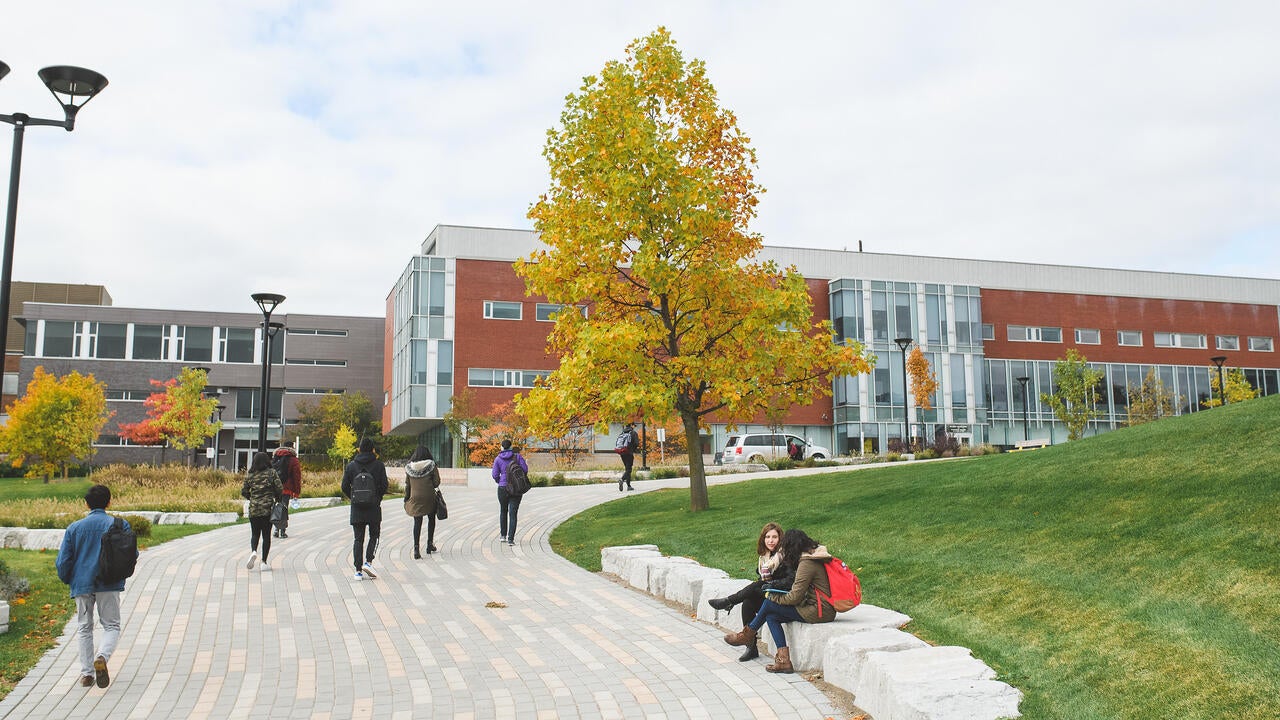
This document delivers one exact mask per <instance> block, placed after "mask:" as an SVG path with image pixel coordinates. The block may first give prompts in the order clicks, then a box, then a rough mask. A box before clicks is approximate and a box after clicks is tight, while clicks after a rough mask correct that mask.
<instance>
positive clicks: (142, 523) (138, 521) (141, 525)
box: [120, 515, 151, 537]
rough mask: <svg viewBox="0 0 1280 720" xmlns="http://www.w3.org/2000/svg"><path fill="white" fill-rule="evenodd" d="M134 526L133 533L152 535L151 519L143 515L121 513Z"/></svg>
mask: <svg viewBox="0 0 1280 720" xmlns="http://www.w3.org/2000/svg"><path fill="white" fill-rule="evenodd" d="M120 517H123V518H124V519H125V520H126V521H127V522H128V523H129V527H131V528H133V534H134V535H137V536H138V537H151V520H150V519H148V518H145V517H142V516H141V515H121V516H120Z"/></svg>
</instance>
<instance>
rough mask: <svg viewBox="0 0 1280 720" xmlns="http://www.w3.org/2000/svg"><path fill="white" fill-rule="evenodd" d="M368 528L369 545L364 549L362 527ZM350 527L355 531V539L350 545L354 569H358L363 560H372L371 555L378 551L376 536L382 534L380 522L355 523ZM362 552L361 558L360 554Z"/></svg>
mask: <svg viewBox="0 0 1280 720" xmlns="http://www.w3.org/2000/svg"><path fill="white" fill-rule="evenodd" d="M365 528H369V547H368V548H367V549H366V548H365V545H364V529H365ZM351 529H352V530H354V531H355V533H356V541H355V543H354V544H353V545H352V550H353V553H352V554H353V556H354V558H355V561H356V570H359V569H360V568H361V567H362V566H363V564H364V563H365V562H373V555H374V553H376V552H377V551H378V538H379V537H381V535H382V523H380V522H377V523H355V524H353V525H352V526H351ZM362 554H363V556H364V557H363V558H362V557H361V555H362Z"/></svg>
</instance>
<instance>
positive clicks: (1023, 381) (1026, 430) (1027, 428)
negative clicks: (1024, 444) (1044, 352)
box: [1014, 375, 1031, 441]
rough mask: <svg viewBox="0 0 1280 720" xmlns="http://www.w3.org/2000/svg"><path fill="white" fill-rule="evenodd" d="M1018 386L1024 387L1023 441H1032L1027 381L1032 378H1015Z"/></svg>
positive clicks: (1024, 376)
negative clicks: (1028, 412)
mask: <svg viewBox="0 0 1280 720" xmlns="http://www.w3.org/2000/svg"><path fill="white" fill-rule="evenodd" d="M1014 379H1015V380H1017V381H1018V384H1020V385H1022V439H1023V440H1028V441H1029V440H1031V425H1030V424H1029V423H1028V422H1027V381H1029V380H1030V379H1031V378H1029V377H1027V376H1026V375H1023V376H1022V377H1020V378H1014Z"/></svg>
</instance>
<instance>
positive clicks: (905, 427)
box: [893, 337, 911, 452]
mask: <svg viewBox="0 0 1280 720" xmlns="http://www.w3.org/2000/svg"><path fill="white" fill-rule="evenodd" d="M893 341H894V342H895V343H897V344H898V349H899V350H901V351H902V447H903V452H910V448H911V426H910V424H909V419H910V417H911V404H910V403H909V402H907V348H909V347H911V338H909V337H900V338H894V340H893Z"/></svg>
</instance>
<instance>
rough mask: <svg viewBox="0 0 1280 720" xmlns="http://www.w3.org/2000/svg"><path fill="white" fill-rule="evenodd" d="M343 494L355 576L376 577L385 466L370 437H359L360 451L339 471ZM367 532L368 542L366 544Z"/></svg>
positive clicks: (384, 492)
mask: <svg viewBox="0 0 1280 720" xmlns="http://www.w3.org/2000/svg"><path fill="white" fill-rule="evenodd" d="M342 494H343V495H345V496H346V497H347V499H349V500H350V501H351V531H352V533H353V534H354V535H355V541H354V542H353V543H352V548H351V549H352V556H353V559H354V560H355V566H356V575H355V579H356V580H363V579H365V578H366V577H369V578H376V577H378V573H376V572H374V569H373V558H374V555H376V554H377V552H378V538H380V537H381V536H382V496H383V495H386V494H387V468H386V467H385V466H383V464H382V461H380V460H378V456H377V455H376V454H375V453H374V449H373V440H372V439H370V438H363V439H362V440H360V451H359V452H357V453H356V456H355V457H354V458H353V459H352V460H351V462H349V463H347V468H346V470H344V471H343V472H342ZM366 532H368V534H369V544H368V546H365V533H366ZM362 558H363V559H362Z"/></svg>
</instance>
